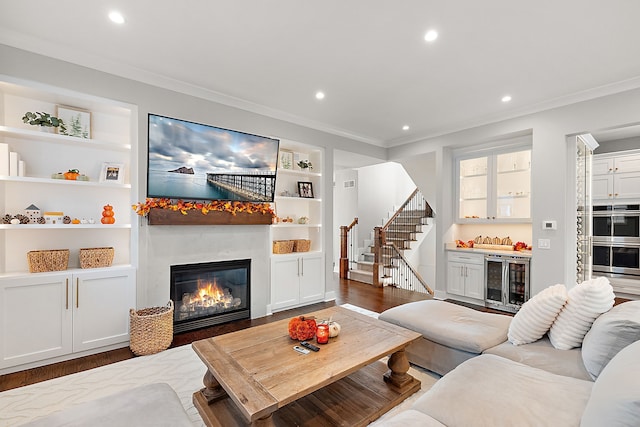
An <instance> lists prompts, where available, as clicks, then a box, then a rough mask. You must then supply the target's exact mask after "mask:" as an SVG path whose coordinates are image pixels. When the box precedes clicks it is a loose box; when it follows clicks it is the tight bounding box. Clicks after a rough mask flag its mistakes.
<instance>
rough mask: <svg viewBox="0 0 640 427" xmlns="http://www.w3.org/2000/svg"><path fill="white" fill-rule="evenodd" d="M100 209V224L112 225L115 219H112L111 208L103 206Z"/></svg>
mask: <svg viewBox="0 0 640 427" xmlns="http://www.w3.org/2000/svg"><path fill="white" fill-rule="evenodd" d="M102 209H104V210H103V211H102V219H101V220H100V222H101V223H103V224H113V223H115V222H116V219H115V217H114V213H113V206H111V205H104V206H103V207H102Z"/></svg>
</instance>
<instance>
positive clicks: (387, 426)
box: [371, 409, 445, 427]
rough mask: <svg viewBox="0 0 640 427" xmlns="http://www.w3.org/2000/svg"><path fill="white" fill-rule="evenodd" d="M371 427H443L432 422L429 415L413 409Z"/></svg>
mask: <svg viewBox="0 0 640 427" xmlns="http://www.w3.org/2000/svg"><path fill="white" fill-rule="evenodd" d="M371 426H372V427H407V426H420V427H445V426H444V424H442V423H441V422H439V421H437V420H434V419H433V418H431V417H430V416H429V415H427V414H425V413H423V412H420V411H416V410H415V409H407V410H406V411H402V412H400V413H399V414H397V415H394V416H393V417H391V418H388V419H386V420H381V421H378V422H374V423H373V424H371Z"/></svg>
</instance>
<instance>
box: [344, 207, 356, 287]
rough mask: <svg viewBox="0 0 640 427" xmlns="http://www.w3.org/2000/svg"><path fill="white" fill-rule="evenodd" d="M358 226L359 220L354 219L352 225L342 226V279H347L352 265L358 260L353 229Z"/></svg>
mask: <svg viewBox="0 0 640 427" xmlns="http://www.w3.org/2000/svg"><path fill="white" fill-rule="evenodd" d="M357 224H358V218H354V219H353V221H352V222H351V224H349V225H341V226H340V278H341V279H347V278H348V277H349V270H350V269H351V268H350V266H351V263H352V262H355V260H356V257H357V255H356V253H355V252H356V249H357V245H356V244H355V243H356V242H355V239H356V238H357V236H355V234H356V233H355V232H354V233H351V231H352V229H353V228H354V227H355V226H356V225H357Z"/></svg>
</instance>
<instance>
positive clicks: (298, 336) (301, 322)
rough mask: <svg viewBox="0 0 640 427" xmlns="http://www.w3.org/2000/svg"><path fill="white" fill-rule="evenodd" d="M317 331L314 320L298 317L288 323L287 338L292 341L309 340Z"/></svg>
mask: <svg viewBox="0 0 640 427" xmlns="http://www.w3.org/2000/svg"><path fill="white" fill-rule="evenodd" d="M317 329H318V327H317V325H316V320H315V319H314V318H306V317H304V316H299V317H294V318H293V319H291V320H290V321H289V336H290V337H291V339H293V340H300V341H304V340H310V339H312V338H313V337H315V336H316V330H317Z"/></svg>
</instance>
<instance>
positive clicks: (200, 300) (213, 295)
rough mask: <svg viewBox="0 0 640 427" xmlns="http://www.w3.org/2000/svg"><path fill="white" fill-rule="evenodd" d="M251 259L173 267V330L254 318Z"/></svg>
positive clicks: (186, 329) (171, 282) (171, 281)
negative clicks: (251, 293)
mask: <svg viewBox="0 0 640 427" xmlns="http://www.w3.org/2000/svg"><path fill="white" fill-rule="evenodd" d="M250 273H251V260H250V259H242V260H233V261H218V262H207V263H199V264H182V265H172V266H171V280H170V284H171V288H170V289H171V299H172V300H173V303H174V317H173V331H174V333H179V332H184V331H188V330H193V329H199V328H204V327H207V326H213V325H218V324H220V323H225V322H230V321H232V320H239V319H249V318H250V317H251V302H250V289H251V274H250Z"/></svg>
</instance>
